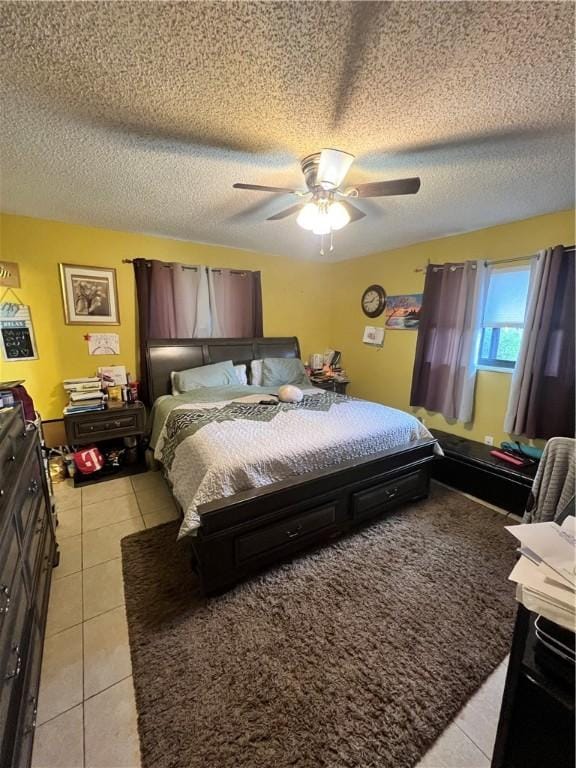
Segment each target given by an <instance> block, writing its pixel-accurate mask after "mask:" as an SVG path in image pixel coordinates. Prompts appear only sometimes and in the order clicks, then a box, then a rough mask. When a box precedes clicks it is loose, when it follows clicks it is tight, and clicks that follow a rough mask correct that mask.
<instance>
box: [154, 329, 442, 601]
mask: <svg viewBox="0 0 576 768" xmlns="http://www.w3.org/2000/svg"><path fill="white" fill-rule="evenodd" d="M299 357H300V349H299V344H298V340H297V339H296V338H295V337H286V338H284V337H281V338H256V339H185V340H153V341H149V342H148V343H147V346H146V365H147V370H148V379H149V385H150V393H149V395H150V396H149V400H150V403H149V404H153V408H152V418H151V423H152V435H151V443H152V447H153V448H154V450H155V457H156V458H157V459H158V460H160V462H161V463H162V465H163V471H164V473H165V476H166V477H167V479H168V481H169V484H170V486H171V488H172V492H173V495H174V497H175V500H176V502H177V504H178V507H179V508H180V510H181V511H182V523H181V528H180V538H181V539H182V541H183V542H186V543H187V544H188V545H189V546H190V547H191V549H192V552H193V563H194V567H195V569H196V571H197V573H198V576H199V579H200V585H201V588H202V590H203V591H204V593H205V594H213V593H217V592H222V591H224V590H226V589H227V588H229V587H231V586H232V585H233V584H235V583H236V582H238V581H239V580H241V579H243V578H245V577H247V576H249V575H250V574H252V573H254V572H255V571H257V570H260V569H262V568H264V567H266V566H268V565H270V564H272V563H275V562H278V561H280V560H282V559H284V558H287V557H290V556H293V555H294V554H296V553H297V552H299V551H301V550H303V549H305V548H308V547H310V546H313V545H318V544H320V543H322V542H324V541H326V540H329V539H331V538H333V537H336V536H340V535H342V534H343V533H345V532H346V531H349V530H351V529H353V528H354V527H356V526H359V525H361V524H363V523H365V522H366V521H369V520H370V519H373V518H374V517H375V516H377V515H381V514H383V513H385V512H386V511H388V510H390V509H392V508H393V507H396V506H397V505H399V504H402V503H406V502H409V501H413V500H415V499H420V498H424V497H426V496H427V495H428V489H429V477H430V463H431V462H432V461H433V459H434V456H435V453H436V452H437V450H438V448H437V444H436V441H435V439H434V438H433V437H432V436H431V435H430V433H429V432H428V431H427V430H426V429H425V428H424V427H423V425H421V424H420V422H418V421H417V420H416V419H415V418H414V417H412V416H410V415H409V414H404V413H403V412H401V411H396V410H394V409H387V408H385V407H384V406H381V405H378V404H376V403H369V402H367V401H362V400H358V399H354V398H348V397H345V396H343V395H338V394H335V393H328V392H325V391H321V390H317V389H314V388H313V387H312V386H310V387H309V388H304V398H303V400H302V402H301V403H299V404H297V405H296V404H286V405H285V404H280V405H273V406H265V405H262V404H260V401H261V400H262V399H266V398H267V396H268V395H269V394H272V393H273V392H274V391H275V389H273V388H270V387H262V388H257V387H256V388H252V387H246V386H233V387H230V386H229V387H221V388H220V387H219V388H208V389H203V390H195V391H194V392H186V393H183V394H180V395H177V396H172V381H171V372H172V371H182V370H185V369H193V368H197V367H200V366H205V365H209V364H212V363H217V362H221V361H228V360H232V361H233V362H234V363H235V364H239V363H244V364H246V365H247V366H248V367H250V366H251V364H252V361H254V360H261V359H264V358H299ZM194 373H195V372H194Z"/></svg>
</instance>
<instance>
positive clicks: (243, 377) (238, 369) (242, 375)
mask: <svg viewBox="0 0 576 768" xmlns="http://www.w3.org/2000/svg"><path fill="white" fill-rule="evenodd" d="M234 372H235V374H236V377H237V378H238V384H242V385H247V384H248V371H247V370H246V366H245V365H235V366H234ZM177 373H178V371H170V384H171V386H172V394H173V395H181V394H182V393H181V392H180V390H179V389H178V387H177V386H176V374H177Z"/></svg>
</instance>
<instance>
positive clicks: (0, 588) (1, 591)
mask: <svg viewBox="0 0 576 768" xmlns="http://www.w3.org/2000/svg"><path fill="white" fill-rule="evenodd" d="M0 595H4V605H3V606H2V608H0V613H8V611H9V610H10V590H9V589H8V586H7V585H6V584H0Z"/></svg>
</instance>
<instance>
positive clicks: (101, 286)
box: [60, 264, 120, 325]
mask: <svg viewBox="0 0 576 768" xmlns="http://www.w3.org/2000/svg"><path fill="white" fill-rule="evenodd" d="M60 282H61V284H62V301H63V302H64V318H65V321H66V324H67V325H120V313H119V310H118V291H117V289H116V270H115V269H113V268H107V267H84V266H78V265H76V264H60Z"/></svg>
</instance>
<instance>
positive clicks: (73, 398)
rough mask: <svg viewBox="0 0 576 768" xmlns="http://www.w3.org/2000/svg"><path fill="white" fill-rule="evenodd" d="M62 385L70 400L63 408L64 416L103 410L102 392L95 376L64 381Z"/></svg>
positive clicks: (98, 380)
mask: <svg viewBox="0 0 576 768" xmlns="http://www.w3.org/2000/svg"><path fill="white" fill-rule="evenodd" d="M63 383H64V389H65V390H66V392H67V393H68V396H69V398H70V402H69V403H68V405H67V406H66V408H64V413H65V414H68V413H83V412H84V411H102V410H104V407H105V403H104V392H102V389H101V382H100V379H99V378H98V377H97V376H92V377H90V376H87V377H84V378H81V379H65V380H64V382H63Z"/></svg>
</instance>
